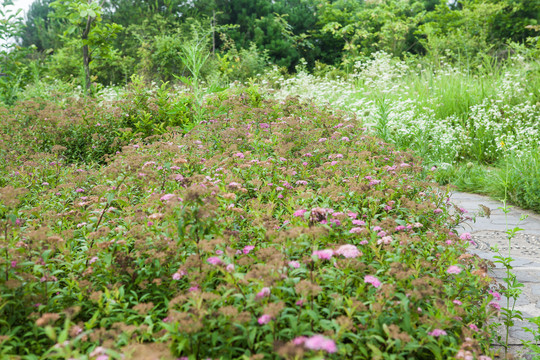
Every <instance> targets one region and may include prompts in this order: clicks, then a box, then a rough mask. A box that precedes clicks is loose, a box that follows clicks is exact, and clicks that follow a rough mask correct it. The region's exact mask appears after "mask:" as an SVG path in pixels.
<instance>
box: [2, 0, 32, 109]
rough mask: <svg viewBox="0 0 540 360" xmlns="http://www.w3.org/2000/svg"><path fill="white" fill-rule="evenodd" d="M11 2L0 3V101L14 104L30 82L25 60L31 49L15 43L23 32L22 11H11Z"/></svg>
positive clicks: (8, 0)
mask: <svg viewBox="0 0 540 360" xmlns="http://www.w3.org/2000/svg"><path fill="white" fill-rule="evenodd" d="M9 5H13V2H12V1H10V0H6V1H0V73H1V74H2V76H0V101H2V102H5V103H13V102H14V101H15V100H16V97H17V92H18V91H19V89H20V88H21V87H22V86H24V84H25V83H26V81H27V80H28V74H27V67H26V65H25V58H26V56H27V54H28V52H29V51H30V49H25V48H21V47H20V46H19V45H17V43H16V42H15V40H16V38H17V37H19V36H20V34H21V31H22V26H23V23H22V18H21V16H20V10H19V11H17V12H13V11H10V10H9V9H8V6H9Z"/></svg>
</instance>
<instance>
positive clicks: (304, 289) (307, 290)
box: [294, 280, 322, 296]
mask: <svg viewBox="0 0 540 360" xmlns="http://www.w3.org/2000/svg"><path fill="white" fill-rule="evenodd" d="M294 289H295V290H296V293H297V294H300V295H302V296H316V295H318V294H319V293H320V292H321V291H322V288H321V287H320V286H319V285H317V284H314V283H312V282H311V281H309V280H300V282H299V283H298V284H296V286H295V287H294Z"/></svg>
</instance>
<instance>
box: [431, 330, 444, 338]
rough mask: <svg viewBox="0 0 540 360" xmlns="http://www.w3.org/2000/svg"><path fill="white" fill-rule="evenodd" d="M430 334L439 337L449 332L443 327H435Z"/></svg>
mask: <svg viewBox="0 0 540 360" xmlns="http://www.w3.org/2000/svg"><path fill="white" fill-rule="evenodd" d="M428 335H430V336H435V337H439V336H442V335H447V334H446V331H444V330H442V329H435V330H433V331H430V332H428Z"/></svg>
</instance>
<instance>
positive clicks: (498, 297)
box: [488, 290, 501, 301]
mask: <svg viewBox="0 0 540 360" xmlns="http://www.w3.org/2000/svg"><path fill="white" fill-rule="evenodd" d="M488 293H489V294H490V295H492V296H493V297H494V298H495V300H497V301H499V300H501V294H499V293H498V292H496V291H493V290H488Z"/></svg>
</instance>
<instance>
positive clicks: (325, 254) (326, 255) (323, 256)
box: [313, 249, 334, 260]
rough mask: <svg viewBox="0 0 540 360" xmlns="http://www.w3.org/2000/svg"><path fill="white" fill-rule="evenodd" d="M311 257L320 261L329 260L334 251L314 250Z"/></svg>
mask: <svg viewBox="0 0 540 360" xmlns="http://www.w3.org/2000/svg"><path fill="white" fill-rule="evenodd" d="M313 255H315V256H317V257H318V258H319V259H321V260H330V258H332V255H334V251H332V250H331V249H325V250H316V251H314V252H313Z"/></svg>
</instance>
